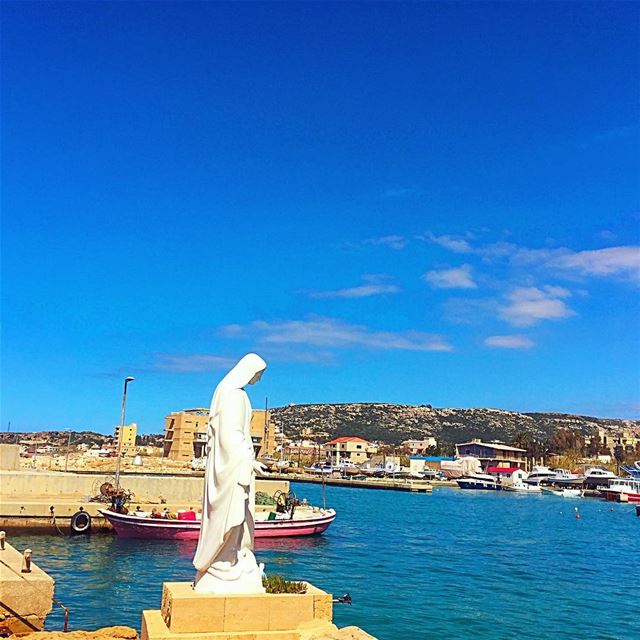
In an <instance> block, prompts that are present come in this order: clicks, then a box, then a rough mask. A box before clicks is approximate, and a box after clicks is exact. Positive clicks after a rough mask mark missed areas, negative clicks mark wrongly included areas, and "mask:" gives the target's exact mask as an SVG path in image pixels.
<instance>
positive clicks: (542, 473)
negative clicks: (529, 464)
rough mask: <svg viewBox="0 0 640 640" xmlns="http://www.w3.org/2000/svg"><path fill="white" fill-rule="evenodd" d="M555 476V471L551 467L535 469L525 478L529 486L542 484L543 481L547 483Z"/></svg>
mask: <svg viewBox="0 0 640 640" xmlns="http://www.w3.org/2000/svg"><path fill="white" fill-rule="evenodd" d="M554 475H555V471H554V470H553V469H549V467H542V466H538V467H533V469H532V470H531V473H530V474H529V475H528V476H527V477H526V478H525V482H526V483H527V484H540V483H541V482H542V481H547V480H549V478H552V477H553V476H554Z"/></svg>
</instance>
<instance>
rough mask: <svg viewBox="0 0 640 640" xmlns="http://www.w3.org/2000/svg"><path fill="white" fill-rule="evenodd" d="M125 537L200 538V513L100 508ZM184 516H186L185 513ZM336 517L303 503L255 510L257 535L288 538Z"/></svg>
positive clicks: (320, 529)
mask: <svg viewBox="0 0 640 640" xmlns="http://www.w3.org/2000/svg"><path fill="white" fill-rule="evenodd" d="M98 511H99V512H100V513H101V514H102V515H103V516H104V517H105V518H106V519H107V520H108V521H109V522H110V523H111V525H112V526H113V528H114V529H115V532H116V534H117V535H118V536H119V537H121V538H147V539H148V538H156V539H161V540H197V539H198V537H199V536H200V525H201V522H200V519H199V517H198V516H199V514H196V513H195V512H193V511H184V512H178V517H177V518H164V517H158V516H155V517H151V514H150V513H148V512H142V511H133V512H129V513H126V514H125V513H117V512H115V511H112V510H111V509H98ZM181 516H182V517H181ZM335 519H336V512H335V510H334V509H321V508H318V507H312V506H310V505H300V506H298V507H295V508H294V509H293V510H290V511H285V512H284V513H277V512H276V511H258V512H256V514H255V537H256V538H286V537H292V536H312V535H317V534H319V533H323V532H324V531H326V530H327V529H328V528H329V525H330V524H331V523H332V522H333V521H334V520H335Z"/></svg>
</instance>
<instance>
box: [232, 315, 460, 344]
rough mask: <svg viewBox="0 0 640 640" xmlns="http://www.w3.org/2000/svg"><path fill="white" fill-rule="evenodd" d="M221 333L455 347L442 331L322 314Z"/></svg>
mask: <svg viewBox="0 0 640 640" xmlns="http://www.w3.org/2000/svg"><path fill="white" fill-rule="evenodd" d="M222 333H223V335H228V336H231V337H249V338H253V339H254V340H256V341H257V342H258V343H260V344H262V345H277V344H290V345H292V344H302V345H305V346H307V347H308V346H315V347H323V348H334V349H340V348H353V347H365V348H367V349H374V350H385V351H389V350H401V351H452V350H453V347H452V346H451V344H449V343H448V342H447V340H446V339H445V338H443V337H442V336H439V335H434V334H430V333H423V332H421V331H376V330H373V329H370V328H369V327H367V326H365V325H361V324H350V323H347V322H343V321H342V320H336V319H334V318H322V317H312V318H309V319H306V320H286V321H282V322H266V321H264V320H256V321H254V322H251V323H249V324H247V325H244V326H241V325H230V326H229V327H223V328H222Z"/></svg>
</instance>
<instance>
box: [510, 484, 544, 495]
mask: <svg viewBox="0 0 640 640" xmlns="http://www.w3.org/2000/svg"><path fill="white" fill-rule="evenodd" d="M502 488H503V489H504V491H513V492H515V493H540V491H541V489H540V485H537V484H526V483H524V482H516V483H514V484H505V485H502Z"/></svg>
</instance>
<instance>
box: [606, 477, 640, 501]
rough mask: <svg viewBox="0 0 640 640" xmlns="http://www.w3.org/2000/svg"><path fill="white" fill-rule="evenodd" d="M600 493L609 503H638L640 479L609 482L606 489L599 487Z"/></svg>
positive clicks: (639, 498)
mask: <svg viewBox="0 0 640 640" xmlns="http://www.w3.org/2000/svg"><path fill="white" fill-rule="evenodd" d="M600 493H601V494H602V495H603V496H604V498H605V500H608V501H609V502H640V479H636V478H620V479H619V480H611V481H610V482H609V486H608V487H600Z"/></svg>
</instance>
